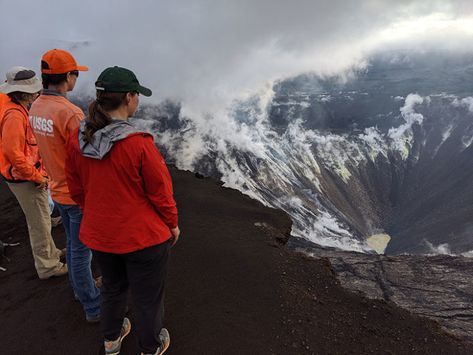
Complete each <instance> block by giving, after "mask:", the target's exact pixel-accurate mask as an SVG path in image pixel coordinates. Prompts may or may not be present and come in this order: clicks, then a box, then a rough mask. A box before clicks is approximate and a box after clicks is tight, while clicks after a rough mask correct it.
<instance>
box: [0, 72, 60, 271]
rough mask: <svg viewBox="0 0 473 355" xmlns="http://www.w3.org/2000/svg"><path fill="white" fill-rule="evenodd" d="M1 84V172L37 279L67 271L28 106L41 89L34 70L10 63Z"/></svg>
mask: <svg viewBox="0 0 473 355" xmlns="http://www.w3.org/2000/svg"><path fill="white" fill-rule="evenodd" d="M6 76H7V78H6V79H7V80H6V82H5V83H4V84H2V85H0V92H2V94H0V173H1V175H2V177H3V179H4V180H5V181H6V183H7V185H8V187H9V188H10V190H11V191H12V192H13V194H14V195H15V197H16V199H17V200H18V203H19V204H20V207H21V209H22V210H23V213H24V214H25V218H26V223H27V225H28V233H29V237H30V244H31V250H32V253H33V258H34V265H35V268H36V272H37V273H38V277H39V278H40V279H48V278H50V277H53V276H61V275H65V274H67V265H65V264H63V263H62V262H61V261H60V260H59V258H60V256H61V255H62V254H63V252H62V251H61V250H59V249H58V248H56V245H55V243H54V240H53V238H52V237H51V218H50V216H49V204H48V192H47V188H48V178H47V176H46V172H45V171H44V169H43V165H42V161H41V159H40V156H39V152H38V147H37V144H36V139H35V136H34V135H33V132H32V130H31V127H30V123H29V120H28V109H29V106H30V105H31V103H32V102H33V101H34V100H36V98H37V97H38V96H39V93H40V92H41V89H42V85H41V81H40V80H39V79H38V78H37V77H36V74H35V72H34V71H33V70H30V69H28V68H24V67H13V68H12V69H10V70H9V71H8V73H7V75H6Z"/></svg>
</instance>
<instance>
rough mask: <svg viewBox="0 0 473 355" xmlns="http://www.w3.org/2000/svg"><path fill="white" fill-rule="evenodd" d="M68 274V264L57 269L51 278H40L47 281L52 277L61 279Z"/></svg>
mask: <svg viewBox="0 0 473 355" xmlns="http://www.w3.org/2000/svg"><path fill="white" fill-rule="evenodd" d="M66 274H67V264H62V266H61V267H60V268H59V269H57V270H56V271H55V272H54V273H53V274H52V275H49V276H39V278H40V279H41V280H47V279H49V278H51V277H59V276H63V275H66Z"/></svg>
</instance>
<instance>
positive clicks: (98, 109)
mask: <svg viewBox="0 0 473 355" xmlns="http://www.w3.org/2000/svg"><path fill="white" fill-rule="evenodd" d="M126 94H127V93H126V92H106V91H99V90H97V98H96V99H95V100H94V101H92V103H91V104H90V105H89V117H87V118H86V121H85V132H84V141H86V142H87V143H92V142H93V140H94V134H95V132H97V131H98V130H99V129H102V128H104V127H105V126H108V125H109V124H110V123H111V122H112V117H111V116H110V114H109V112H110V111H113V110H116V109H117V108H119V107H120V105H121V104H122V103H124V102H126Z"/></svg>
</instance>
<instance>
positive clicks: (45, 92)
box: [41, 89, 66, 97]
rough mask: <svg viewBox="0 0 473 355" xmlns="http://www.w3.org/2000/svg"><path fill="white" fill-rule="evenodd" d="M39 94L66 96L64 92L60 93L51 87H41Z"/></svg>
mask: <svg viewBox="0 0 473 355" xmlns="http://www.w3.org/2000/svg"><path fill="white" fill-rule="evenodd" d="M41 95H46V96H62V97H66V95H65V94H61V93H60V92H58V91H56V90H53V89H43V91H42V93H41Z"/></svg>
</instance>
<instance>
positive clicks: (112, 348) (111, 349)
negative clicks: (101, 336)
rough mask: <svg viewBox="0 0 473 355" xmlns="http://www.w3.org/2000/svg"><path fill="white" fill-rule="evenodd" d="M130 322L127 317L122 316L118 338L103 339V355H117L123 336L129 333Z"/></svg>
mask: <svg viewBox="0 0 473 355" xmlns="http://www.w3.org/2000/svg"><path fill="white" fill-rule="evenodd" d="M130 330H131V323H130V320H129V319H128V318H126V317H125V318H123V324H122V330H121V333H120V336H119V337H118V339H115V340H105V341H104V342H103V347H104V348H105V355H118V354H120V348H121V347H122V341H123V338H125V337H126V336H127V335H128V334H130Z"/></svg>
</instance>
